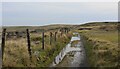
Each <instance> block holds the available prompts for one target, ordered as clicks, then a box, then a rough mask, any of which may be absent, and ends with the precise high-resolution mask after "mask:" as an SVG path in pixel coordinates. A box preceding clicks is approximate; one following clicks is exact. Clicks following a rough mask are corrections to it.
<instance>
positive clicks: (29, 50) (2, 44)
mask: <svg viewBox="0 0 120 69" xmlns="http://www.w3.org/2000/svg"><path fill="white" fill-rule="evenodd" d="M69 31H70V29H61V30H60V32H61V33H60V36H62V35H63V33H65V34H66V33H68V32H69ZM44 33H45V32H44V31H43V32H42V49H43V50H44V49H45V44H44V43H45V39H44V37H45V35H44ZM57 34H58V32H50V35H49V44H50V45H51V44H52V41H53V39H52V38H53V36H54V41H57ZM26 37H27V46H28V54H29V57H30V60H31V58H32V53H31V52H32V49H31V40H30V32H29V29H26ZM5 39H6V29H3V31H2V43H1V46H2V59H3V56H4V48H5ZM31 61H32V60H31Z"/></svg>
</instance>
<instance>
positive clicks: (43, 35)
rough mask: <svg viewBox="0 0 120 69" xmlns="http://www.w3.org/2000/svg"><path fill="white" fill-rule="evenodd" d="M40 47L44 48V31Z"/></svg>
mask: <svg viewBox="0 0 120 69" xmlns="http://www.w3.org/2000/svg"><path fill="white" fill-rule="evenodd" d="M42 49H43V50H44V32H42Z"/></svg>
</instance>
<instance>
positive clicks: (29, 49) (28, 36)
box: [26, 29, 32, 60]
mask: <svg viewBox="0 0 120 69" xmlns="http://www.w3.org/2000/svg"><path fill="white" fill-rule="evenodd" d="M26 32H27V43H28V52H29V56H30V60H32V53H31V48H30V46H31V45H30V44H31V43H30V34H29V29H26Z"/></svg>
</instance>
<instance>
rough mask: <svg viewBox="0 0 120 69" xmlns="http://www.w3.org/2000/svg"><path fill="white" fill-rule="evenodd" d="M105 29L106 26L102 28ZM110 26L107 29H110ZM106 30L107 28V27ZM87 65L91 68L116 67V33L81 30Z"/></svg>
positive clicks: (117, 49) (99, 30)
mask: <svg viewBox="0 0 120 69" xmlns="http://www.w3.org/2000/svg"><path fill="white" fill-rule="evenodd" d="M104 27H106V26H104ZM111 27H112V26H110V28H109V29H111ZM107 28H108V27H107ZM109 29H108V30H109ZM79 32H80V33H81V35H82V39H83V43H84V45H85V49H86V53H87V58H88V63H89V65H90V66H93V67H117V66H118V51H119V50H120V49H119V48H118V31H117V29H114V30H113V31H106V30H101V29H98V28H97V29H94V30H89V31H88V30H85V31H84V30H82V31H79Z"/></svg>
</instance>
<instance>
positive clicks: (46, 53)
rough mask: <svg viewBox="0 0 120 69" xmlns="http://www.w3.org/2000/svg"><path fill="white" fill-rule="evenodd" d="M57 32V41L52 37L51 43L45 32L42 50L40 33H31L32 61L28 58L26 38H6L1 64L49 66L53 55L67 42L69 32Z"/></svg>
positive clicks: (10, 65) (47, 33)
mask: <svg viewBox="0 0 120 69" xmlns="http://www.w3.org/2000/svg"><path fill="white" fill-rule="evenodd" d="M59 35H60V34H59V33H58V34H57V41H54V36H53V37H52V38H53V40H52V45H50V44H49V32H46V33H45V49H44V50H42V49H41V48H42V44H41V38H42V37H41V35H40V34H39V33H38V34H31V35H30V36H31V49H32V62H31V61H30V59H29V54H28V50H27V40H26V38H17V39H9V40H6V46H5V52H4V58H3V65H4V66H5V67H49V65H50V64H51V62H52V61H53V59H54V58H55V56H56V55H57V54H58V53H59V52H60V50H61V49H62V48H63V47H65V46H66V44H68V42H69V41H70V38H71V36H72V34H71V33H68V34H63V36H62V37H60V36H59Z"/></svg>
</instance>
